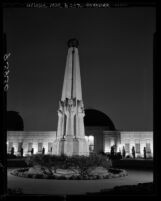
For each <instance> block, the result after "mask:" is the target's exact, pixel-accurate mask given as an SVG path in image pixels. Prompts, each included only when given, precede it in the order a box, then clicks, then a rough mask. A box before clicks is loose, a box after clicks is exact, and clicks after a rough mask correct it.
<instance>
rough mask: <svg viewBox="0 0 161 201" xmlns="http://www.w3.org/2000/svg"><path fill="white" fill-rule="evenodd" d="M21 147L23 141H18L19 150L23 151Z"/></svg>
mask: <svg viewBox="0 0 161 201" xmlns="http://www.w3.org/2000/svg"><path fill="white" fill-rule="evenodd" d="M21 148H22V142H19V143H18V152H20V151H21Z"/></svg>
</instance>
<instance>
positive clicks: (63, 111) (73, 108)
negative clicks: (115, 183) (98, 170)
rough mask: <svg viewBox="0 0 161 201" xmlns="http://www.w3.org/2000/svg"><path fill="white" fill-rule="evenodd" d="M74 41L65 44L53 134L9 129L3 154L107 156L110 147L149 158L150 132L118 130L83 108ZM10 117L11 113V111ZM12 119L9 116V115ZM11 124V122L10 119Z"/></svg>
mask: <svg viewBox="0 0 161 201" xmlns="http://www.w3.org/2000/svg"><path fill="white" fill-rule="evenodd" d="M78 46H79V42H78V40H77V39H71V40H69V41H68V53H67V59H66V67H65V75H64V82H63V89H62V96H61V99H60V101H59V107H58V126H57V131H46V132H45V131H23V121H22V118H21V117H20V115H18V118H19V119H21V125H22V126H21V129H20V128H18V129H13V130H12V128H13V125H12V126H9V128H8V131H7V152H8V153H11V149H12V148H14V153H15V154H16V155H20V151H21V148H23V152H24V155H30V154H31V151H32V152H33V154H37V153H42V149H43V148H44V149H43V150H44V151H45V154H54V155H61V154H66V155H68V156H72V155H85V156H88V155H89V154H90V153H101V152H104V153H110V150H111V147H112V146H114V147H115V151H116V152H122V150H123V147H124V148H125V151H126V156H130V155H131V154H132V147H134V148H135V152H136V157H143V155H144V151H143V150H144V149H145V148H146V153H147V156H148V157H153V132H152V131H146V132H143V131H119V130H117V129H116V128H115V125H114V123H113V122H112V120H111V119H110V118H109V117H108V116H107V115H106V114H104V113H103V112H101V111H98V110H96V109H93V108H91V109H90V108H89V109H84V104H83V99H82V88H81V74H80V64H79V53H78ZM12 114H14V112H12ZM11 118H12V115H11ZM10 122H12V119H10Z"/></svg>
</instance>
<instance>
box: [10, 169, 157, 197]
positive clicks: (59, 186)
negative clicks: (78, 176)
mask: <svg viewBox="0 0 161 201" xmlns="http://www.w3.org/2000/svg"><path fill="white" fill-rule="evenodd" d="M10 171H11V170H8V188H21V189H22V191H23V193H25V194H50V195H67V194H68V195H70V194H85V193H87V192H99V191H100V190H102V189H111V188H113V187H115V186H122V185H136V184H138V183H146V182H153V172H152V171H150V170H149V171H143V170H128V176H126V177H120V178H112V179H103V180H82V181H81V180H47V179H31V178H22V177H17V176H13V175H11V174H10Z"/></svg>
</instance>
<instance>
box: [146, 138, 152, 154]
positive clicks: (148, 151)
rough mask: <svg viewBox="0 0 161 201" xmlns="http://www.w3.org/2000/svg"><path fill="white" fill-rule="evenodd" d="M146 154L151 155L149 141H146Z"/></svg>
mask: <svg viewBox="0 0 161 201" xmlns="http://www.w3.org/2000/svg"><path fill="white" fill-rule="evenodd" d="M146 152H147V153H151V147H150V140H146Z"/></svg>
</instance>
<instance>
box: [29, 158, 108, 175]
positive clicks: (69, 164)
mask: <svg viewBox="0 0 161 201" xmlns="http://www.w3.org/2000/svg"><path fill="white" fill-rule="evenodd" d="M26 163H27V164H28V165H29V166H35V165H40V166H41V170H42V171H43V173H44V174H45V175H48V176H53V172H52V170H53V169H54V172H55V173H56V170H57V169H58V168H66V169H67V168H69V169H71V170H73V171H75V173H77V171H78V173H79V174H80V175H81V176H82V177H86V176H89V174H90V171H91V170H92V168H95V167H98V166H102V167H104V168H106V169H109V168H110V167H111V161H110V160H109V159H108V158H107V157H106V156H105V155H96V154H92V155H90V156H71V157H67V156H65V155H62V156H55V155H42V154H36V155H33V156H29V157H27V159H26Z"/></svg>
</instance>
